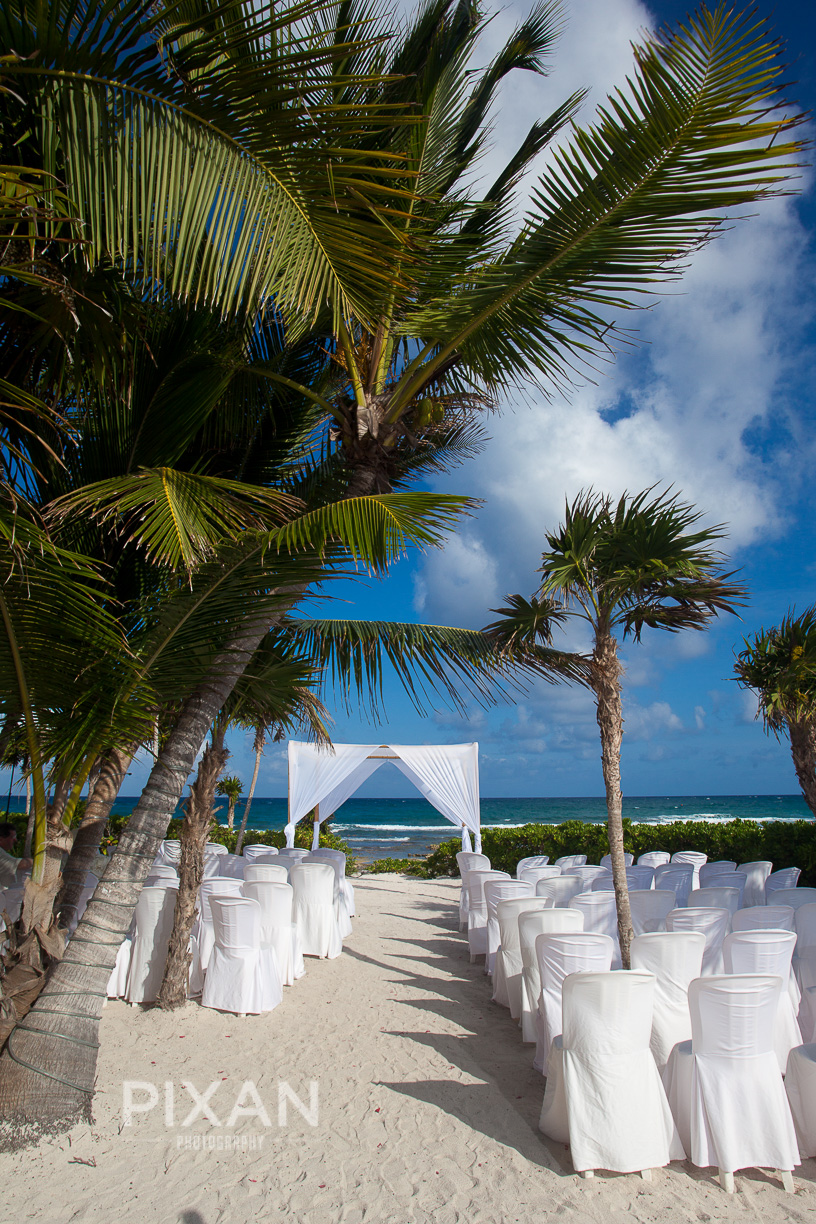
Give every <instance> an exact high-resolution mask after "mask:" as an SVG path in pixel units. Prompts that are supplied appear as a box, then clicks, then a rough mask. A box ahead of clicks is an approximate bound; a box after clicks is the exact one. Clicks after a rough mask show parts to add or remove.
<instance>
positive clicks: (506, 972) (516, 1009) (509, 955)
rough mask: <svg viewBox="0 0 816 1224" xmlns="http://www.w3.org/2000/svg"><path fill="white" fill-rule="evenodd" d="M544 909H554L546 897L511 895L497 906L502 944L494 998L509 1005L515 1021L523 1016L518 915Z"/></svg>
mask: <svg viewBox="0 0 816 1224" xmlns="http://www.w3.org/2000/svg"><path fill="white" fill-rule="evenodd" d="M543 909H552V903H551V902H550V901H548V900H547V899H546V898H544V897H512V898H511V899H510V900H509V901H500V902H499V903H498V905H497V906H496V918H497V920H498V923H499V939H500V945H499V950H498V952H497V953H496V965H495V968H494V970H493V1000H494V1002H496V1003H500V1004H501V1006H502V1007H507V1008H509V1009H510V1015H511V1016H512V1017H513V1019H514V1020H518V1019H519V1018H520V1016H521V970H522V963H521V945H520V943H519V927H518V920H519V915H520V914H528V913H532V912H533V911H535V910H543Z"/></svg>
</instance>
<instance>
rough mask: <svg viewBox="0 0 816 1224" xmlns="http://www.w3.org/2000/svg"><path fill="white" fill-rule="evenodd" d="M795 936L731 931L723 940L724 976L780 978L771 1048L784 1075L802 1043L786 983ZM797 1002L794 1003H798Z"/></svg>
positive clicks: (788, 933) (779, 932)
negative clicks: (756, 974)
mask: <svg viewBox="0 0 816 1224" xmlns="http://www.w3.org/2000/svg"><path fill="white" fill-rule="evenodd" d="M795 947H796V936H795V935H794V934H793V933H792V932H791V931H736V932H734V931H732V932H731V934H730V935H726V937H725V939H724V940H723V963H724V965H725V972H726V973H738V974H746V973H759V974H765V976H766V977H767V976H769V975H775V976H776V977H780V978H781V979H782V982H783V984H784V986H785V989H783V990H782V992H781V994H780V996H779V1006H778V1007H777V1011H776V1023H775V1024H774V1033H773V1040H774V1044H773V1048H774V1052H775V1054H776V1059H777V1062H778V1063H779V1070H780V1071H781V1072H782V1074H783V1075H784V1072H785V1067H786V1065H787V1062H788V1054H789V1053H790V1052H791V1050H792V1049H793V1047H794V1046H798V1045H801V1044H802V1033H801V1031H800V1029H799V1025H798V1024H797V1022H796V1012H795V1010H794V1005H793V1001H792V1000H791V996H790V993H789V991H788V990H787V984H788V982H789V981H790V976H791V958H792V956H793V950H794V948H795ZM798 1001H799V1000H798V999H797V1004H798Z"/></svg>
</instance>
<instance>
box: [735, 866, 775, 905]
mask: <svg viewBox="0 0 816 1224" xmlns="http://www.w3.org/2000/svg"><path fill="white" fill-rule="evenodd" d="M737 871H744V872H745V874H746V876H747V877H748V882H747V883H746V885H745V890H744V892H743V894H742V904H743V906H744V907H747V906H749V905H764V904H765V881H766V880H767V878H768V876H769V875H770V874H771V872H772V871H773V863H770V862H768V860H767V859H756V860H755V861H754V862H752V863H740V864H739V866H738V867H737Z"/></svg>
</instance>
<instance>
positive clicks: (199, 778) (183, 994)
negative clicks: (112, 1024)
mask: <svg viewBox="0 0 816 1224" xmlns="http://www.w3.org/2000/svg"><path fill="white" fill-rule="evenodd" d="M216 726H217V730H215V731H214V732H213V742H212V744H208V745H207V747H206V748H205V749H204V755H203V756H202V758H201V762H200V764H199V766H198V774H197V775H196V780H195V782H194V783H193V785H192V786H191V787H190V798H189V799H188V800H187V812H186V814H185V817H184V822H183V824H182V826H181V859H180V861H179V889H178V897H177V898H176V910H175V914H174V917H173V933H172V935H171V936H170V944H169V947H168V949H167V962H166V964H165V966H164V978H163V979H162V984H161V990H160V991H159V1006H160V1007H162V1008H164V1009H165V1011H173V1010H174V1009H175V1008H176V1007H182V1006H183V1005H184V1004H185V1003H186V1002H187V986H188V983H189V979H190V961H191V959H192V954H191V952H190V935H191V933H192V930H193V922H194V921H195V916H196V901H197V898H198V890H199V887H200V885H201V880H202V878H203V875H204V844H205V842H206V841H207V837H208V836H209V832H210V826H211V825H212V821H213V801H214V799H215V784H216V782H217V781H218V778H219V775H220V774H221V772H222V771H223V769H224V766H225V765H226V763H227V761H228V760H229V752H227V750H226V748H225V747H224V733H225V731H226V727H225V726H224V725H223V724H222V723H221V720H220V719H219V721H218V723H217V724H216Z"/></svg>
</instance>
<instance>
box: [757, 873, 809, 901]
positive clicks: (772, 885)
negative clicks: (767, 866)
mask: <svg viewBox="0 0 816 1224" xmlns="http://www.w3.org/2000/svg"><path fill="white" fill-rule="evenodd" d="M801 874H802V869H801V867H783V868H782V869H781V870H780V871H772V872H771V874H770V875H769V876H768V878H767V880H766V881H765V903H766V904H774V905H775V904H776V898H775V897H773V898H772V897H771V893H774V892H776V891H777V890H778V889H780V888H795V887H796V885H797V884H798V882H799V877H800V875H801Z"/></svg>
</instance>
